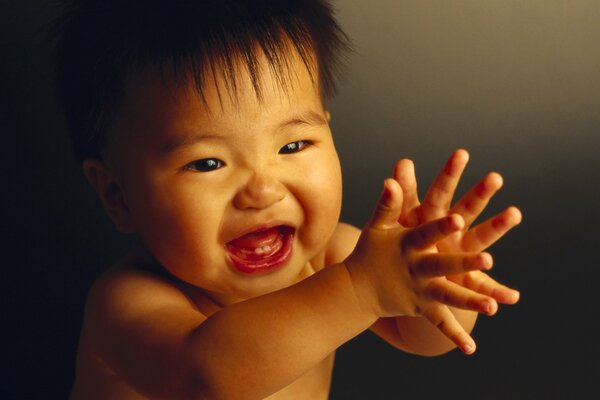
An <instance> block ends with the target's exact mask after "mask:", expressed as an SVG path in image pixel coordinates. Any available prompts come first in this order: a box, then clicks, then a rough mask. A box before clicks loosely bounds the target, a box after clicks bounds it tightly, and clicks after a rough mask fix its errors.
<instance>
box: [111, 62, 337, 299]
mask: <svg viewBox="0 0 600 400" xmlns="http://www.w3.org/2000/svg"><path fill="white" fill-rule="evenodd" d="M290 61H291V64H290V67H291V68H292V70H293V71H294V74H290V75H291V76H292V78H290V79H291V80H290V82H288V83H289V85H288V88H287V89H286V90H285V91H284V90H282V88H281V87H280V86H279V85H278V83H277V82H278V81H277V79H276V78H275V77H274V76H273V75H272V74H271V73H270V72H269V68H268V66H266V65H265V61H264V60H263V61H262V75H261V86H262V99H261V100H260V101H259V100H258V99H257V97H256V95H255V92H254V89H253V87H252V84H251V81H250V78H249V76H248V75H247V74H246V73H244V72H243V71H240V73H239V74H238V77H237V79H238V80H237V92H236V93H235V96H228V95H227V94H225V93H227V91H226V89H225V86H224V83H223V80H222V78H221V77H219V76H217V77H216V84H214V83H212V81H209V82H208V83H207V85H206V87H205V88H204V95H205V99H206V105H205V104H204V103H203V102H202V100H201V98H200V97H199V96H198V95H197V93H196V91H195V89H194V86H193V84H192V83H191V82H190V83H189V84H186V85H179V86H177V85H175V84H174V83H173V81H172V80H170V79H169V78H168V77H167V80H166V85H165V84H163V83H162V82H161V79H160V77H159V74H158V73H155V72H147V73H145V74H141V75H139V76H136V77H134V78H132V79H131V80H130V81H129V83H128V86H127V90H126V92H127V94H128V96H127V99H126V102H125V104H124V106H123V109H122V111H121V113H120V118H119V119H118V121H119V122H118V124H117V126H116V127H115V134H116V135H118V136H119V137H120V139H119V140H118V141H116V142H115V143H116V145H115V146H116V147H115V151H116V152H117V159H118V160H119V166H120V167H119V169H120V174H119V176H120V180H121V182H120V184H121V187H122V191H123V199H124V203H125V204H126V206H127V209H128V211H129V213H130V218H131V221H132V224H133V228H134V230H135V231H137V232H138V233H139V234H140V236H141V237H142V238H143V241H144V243H145V244H146V246H147V248H148V250H149V252H150V253H151V254H152V255H153V256H154V257H155V258H156V259H157V260H158V261H159V262H160V264H161V265H163V266H164V267H165V268H166V269H167V270H168V271H169V272H170V273H171V274H173V275H175V276H176V277H178V278H179V279H181V280H183V281H185V282H187V283H189V284H192V285H194V286H197V287H200V288H203V289H205V290H206V291H207V292H208V293H210V294H211V297H212V298H213V299H214V300H215V301H217V302H218V303H220V304H227V303H231V302H235V301H239V300H241V299H246V298H251V297H254V296H257V295H261V294H264V293H268V292H271V291H274V290H277V289H281V288H283V287H287V286H289V285H291V284H293V283H295V282H297V281H299V280H300V279H302V278H304V277H306V275H307V274H310V268H309V264H308V262H309V261H310V260H311V259H313V258H314V257H316V256H317V255H318V254H319V253H321V252H323V251H324V249H325V247H326V245H327V242H328V240H329V239H330V238H331V236H332V234H333V232H334V229H335V227H336V225H337V223H338V218H339V214H340V208H341V171H340V164H339V160H338V156H337V153H336V150H335V147H334V143H333V139H332V135H331V131H330V129H329V125H328V120H329V115H328V113H327V112H326V110H325V109H324V107H323V103H322V100H321V97H320V95H319V91H318V88H317V87H316V85H315V84H314V83H313V81H312V79H311V77H310V75H309V74H308V72H307V70H306V67H305V66H304V64H303V63H302V61H301V60H300V59H299V58H297V57H293V58H291V60H290ZM219 94H220V95H221V96H220V97H219ZM207 106H208V109H207ZM296 141H308V142H309V143H310V145H309V146H307V147H305V148H303V149H302V150H300V151H298V152H294V153H290V154H282V153H280V149H281V148H282V147H284V146H285V145H287V144H289V143H292V142H296ZM207 158H212V159H218V160H219V161H221V162H222V163H223V167H222V168H219V169H215V170H212V171H209V172H198V171H194V170H192V169H190V168H189V165H190V163H192V162H194V161H196V160H200V159H207ZM272 221H280V222H281V223H285V224H290V225H292V226H293V227H295V228H296V232H295V237H294V245H293V254H292V258H291V260H290V262H289V263H288V264H287V265H285V266H284V267H283V268H281V269H278V270H276V271H274V272H270V273H268V274H259V275H256V276H255V275H243V274H240V273H239V272H238V271H235V270H234V269H232V268H231V267H230V266H229V265H228V264H227V262H226V259H225V251H224V245H225V243H227V242H228V241H231V240H232V239H234V238H236V237H238V236H239V235H240V234H241V232H243V231H244V230H247V229H248V228H250V227H253V226H257V225H260V224H265V223H269V222H272Z"/></svg>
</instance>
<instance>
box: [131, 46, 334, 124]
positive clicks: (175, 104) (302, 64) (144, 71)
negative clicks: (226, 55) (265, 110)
mask: <svg viewBox="0 0 600 400" xmlns="http://www.w3.org/2000/svg"><path fill="white" fill-rule="evenodd" d="M281 56H282V57H286V60H285V62H283V61H282V60H280V64H274V63H273V61H272V60H270V59H269V58H268V57H267V56H266V55H265V54H264V53H262V54H260V53H259V55H258V56H257V59H256V61H257V62H256V63H255V64H252V65H248V63H247V62H246V61H247V60H243V59H242V58H241V57H236V58H234V59H232V60H231V61H232V62H231V63H224V62H223V61H222V60H216V61H215V62H214V64H210V65H205V66H204V67H203V68H196V69H193V68H192V67H190V66H179V67H175V66H174V65H173V64H166V65H145V66H141V67H139V68H137V69H135V70H132V72H131V73H129V74H128V76H127V78H126V80H125V84H124V98H125V103H126V105H125V107H124V108H125V110H124V111H125V112H140V111H141V112H142V113H144V114H147V111H148V110H149V109H155V110H156V111H157V112H167V111H168V110H162V109H161V108H168V109H181V111H184V112H185V111H186V108H187V107H190V106H193V107H200V108H202V109H204V110H205V111H206V112H207V113H218V112H219V111H221V112H222V111H225V110H227V111H230V112H234V113H236V114H237V112H239V111H241V108H243V107H241V105H244V104H247V103H249V102H256V103H257V104H262V105H263V106H265V107H268V106H273V104H274V103H275V102H277V101H279V102H284V103H285V102H288V103H289V102H297V101H299V99H300V98H302V99H306V98H307V97H315V96H316V97H318V99H319V101H321V102H322V100H323V99H322V95H321V91H320V88H319V81H318V79H317V72H316V71H317V68H316V67H315V66H314V59H310V60H306V59H304V58H303V57H302V56H301V55H300V54H299V53H298V52H296V51H287V52H286V53H282V54H281ZM167 106H168V107H167ZM140 109H141V110H140Z"/></svg>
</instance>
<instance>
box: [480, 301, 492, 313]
mask: <svg viewBox="0 0 600 400" xmlns="http://www.w3.org/2000/svg"><path fill="white" fill-rule="evenodd" d="M481 311H483V312H484V313H486V314H489V313H491V312H492V303H490V302H489V301H485V302H483V303H481Z"/></svg>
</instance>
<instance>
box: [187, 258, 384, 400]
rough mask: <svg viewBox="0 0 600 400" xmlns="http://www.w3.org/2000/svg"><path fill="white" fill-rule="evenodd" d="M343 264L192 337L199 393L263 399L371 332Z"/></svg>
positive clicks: (240, 307) (242, 306)
mask: <svg viewBox="0 0 600 400" xmlns="http://www.w3.org/2000/svg"><path fill="white" fill-rule="evenodd" d="M376 319H377V317H376V316H375V315H374V314H373V313H372V312H370V311H369V310H365V309H363V308H362V307H361V305H360V303H359V301H358V299H357V297H356V295H355V293H354V288H353V285H352V281H351V280H350V276H349V275H348V271H347V269H346V268H345V266H344V265H342V264H337V265H333V266H330V267H328V268H326V269H324V270H322V271H320V272H319V273H317V274H315V275H313V276H311V277H310V278H307V279H305V280H303V281H302V282H300V283H298V284H296V285H293V286H291V287H288V288H286V289H283V290H280V291H277V292H273V293H270V294H267V295H264V296H260V297H257V298H254V299H250V300H247V301H244V302H241V303H237V304H234V305H232V306H229V307H225V308H224V309H222V310H221V311H219V312H217V313H216V314H214V315H213V316H211V317H210V318H209V319H208V320H206V321H205V322H204V323H203V324H202V325H200V326H199V327H198V328H197V329H196V331H195V332H193V334H192V335H191V336H190V339H189V346H186V347H187V348H188V349H189V352H188V356H190V357H191V359H190V360H189V363H190V365H191V368H190V370H191V372H190V373H191V376H190V378H189V379H191V380H192V382H189V383H190V385H191V386H194V385H197V387H198V390H200V391H201V392H202V394H204V395H208V397H210V398H213V397H214V398H241V397H243V398H248V399H249V398H263V397H265V396H267V395H269V394H271V393H274V392H276V391H278V390H279V389H282V388H283V387H285V386H287V385H288V384H290V383H292V382H293V381H294V380H296V379H297V378H299V377H300V376H301V375H302V374H304V373H305V372H306V371H308V370H309V369H310V368H311V367H313V366H315V365H316V364H317V363H318V362H319V361H321V360H323V359H324V358H326V357H327V356H328V355H329V354H330V353H331V352H333V351H334V350H335V349H336V348H338V347H339V346H340V345H342V344H343V343H345V342H346V341H348V340H350V339H351V338H353V337H354V336H356V335H358V334H359V333H361V332H362V331H364V330H366V329H367V328H368V327H369V326H370V325H371V324H372V323H373V322H374V321H375V320H376Z"/></svg>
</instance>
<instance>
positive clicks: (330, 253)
mask: <svg viewBox="0 0 600 400" xmlns="http://www.w3.org/2000/svg"><path fill="white" fill-rule="evenodd" d="M359 236H360V229H358V228H357V227H355V226H353V225H350V224H347V223H344V222H340V223H338V225H337V227H336V229H335V231H334V233H333V236H332V237H331V240H330V241H329V244H328V247H327V251H326V253H325V263H326V265H332V264H337V263H340V262H342V261H344V260H345V259H346V257H348V256H349V255H350V253H352V250H354V247H356V243H357V242H358V238H359Z"/></svg>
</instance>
